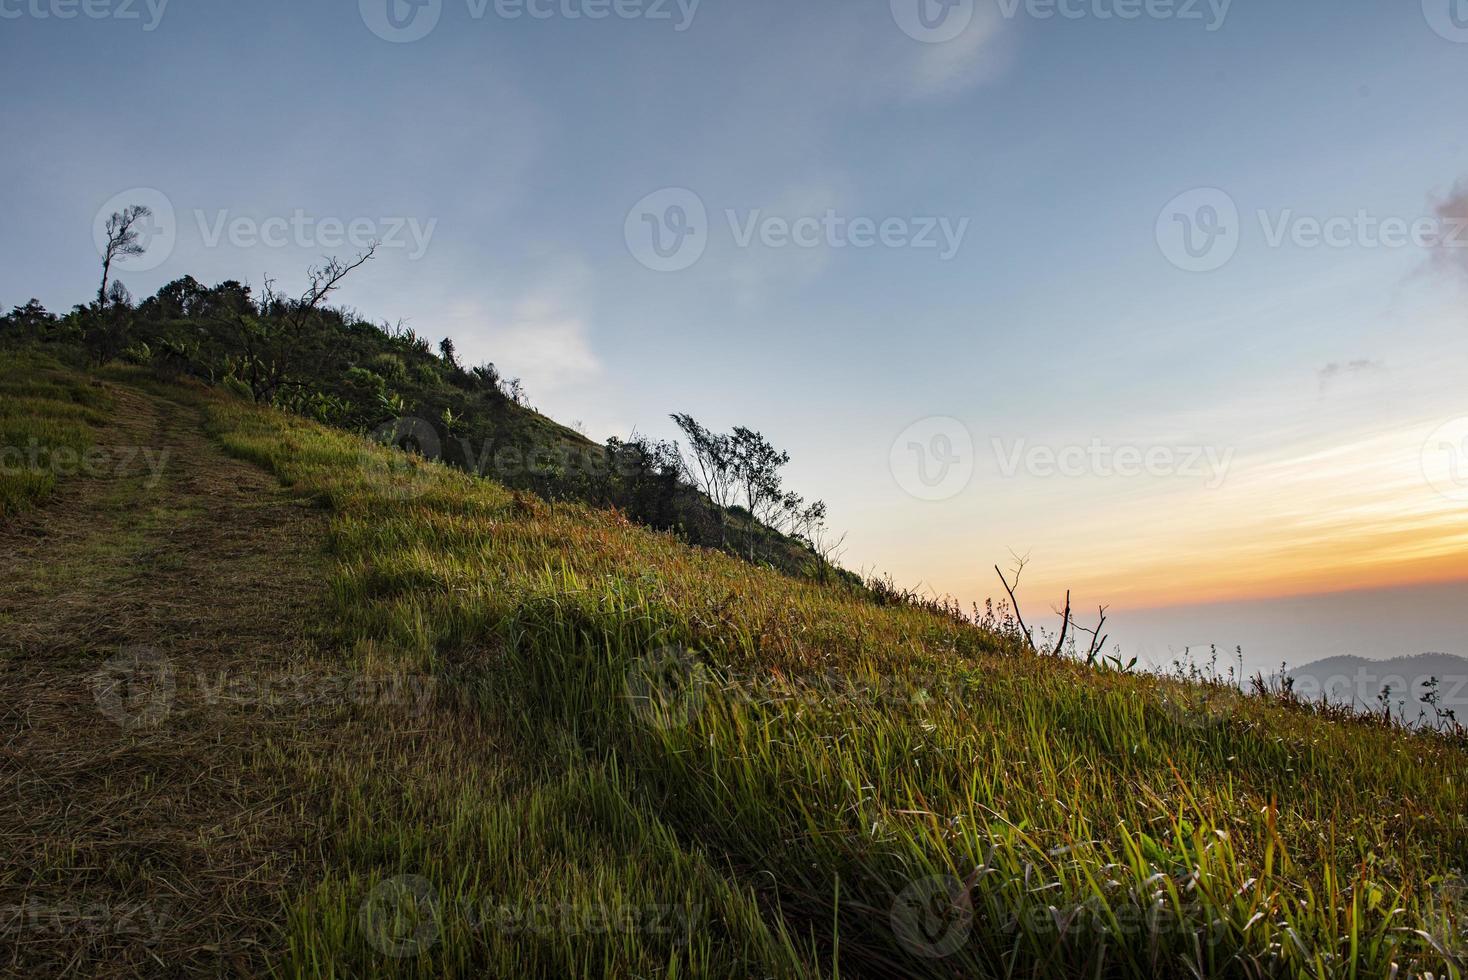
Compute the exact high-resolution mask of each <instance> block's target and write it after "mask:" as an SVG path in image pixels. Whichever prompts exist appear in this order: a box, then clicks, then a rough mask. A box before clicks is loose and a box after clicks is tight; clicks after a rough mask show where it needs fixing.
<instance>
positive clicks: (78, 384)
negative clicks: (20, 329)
mask: <svg viewBox="0 0 1468 980" xmlns="http://www.w3.org/2000/svg"><path fill="white" fill-rule="evenodd" d="M107 407H108V399H107V396H106V395H105V394H104V393H103V392H102V391H100V390H99V389H97V388H93V387H92V386H91V385H90V384H89V382H88V381H87V379H85V378H83V377H81V376H79V375H77V374H75V373H74V372H71V371H68V370H66V369H65V368H63V367H62V366H61V365H60V364H59V363H57V362H56V361H54V360H52V359H50V358H48V357H45V356H42V355H39V354H34V353H29V352H5V351H0V520H4V519H6V518H12V517H14V516H16V515H17V514H20V513H21V512H23V511H27V510H30V509H31V508H33V507H35V506H36V505H37V504H38V503H40V502H41V501H43V500H45V499H46V498H47V497H48V496H50V495H51V494H52V493H53V492H54V491H55V489H56V486H57V483H58V481H59V480H62V479H65V478H67V477H68V476H73V475H75V474H76V473H78V472H80V471H81V470H82V468H83V466H84V465H85V457H86V453H87V452H88V451H89V450H92V449H94V448H95V447H94V445H93V434H94V431H95V427H96V426H98V425H101V424H103V423H104V422H105V421H106V416H105V414H104V410H105V409H106V408H107Z"/></svg>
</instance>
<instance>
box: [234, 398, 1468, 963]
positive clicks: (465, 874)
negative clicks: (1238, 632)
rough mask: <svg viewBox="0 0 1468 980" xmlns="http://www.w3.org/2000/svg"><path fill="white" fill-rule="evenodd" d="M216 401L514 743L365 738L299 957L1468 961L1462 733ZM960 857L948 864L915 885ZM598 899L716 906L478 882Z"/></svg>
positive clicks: (359, 577)
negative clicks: (485, 753)
mask: <svg viewBox="0 0 1468 980" xmlns="http://www.w3.org/2000/svg"><path fill="white" fill-rule="evenodd" d="M210 417H211V419H212V426H213V429H214V432H215V434H216V435H217V436H218V438H220V439H221V440H222V441H223V443H224V445H225V446H226V447H227V448H228V449H229V450H231V451H233V452H235V453H237V454H239V455H241V456H243V457H245V458H247V459H251V460H253V461H255V462H258V463H260V464H262V465H264V466H266V467H268V468H270V469H272V470H274V471H275V472H276V473H277V474H278V475H279V476H280V477H281V478H282V479H283V480H285V481H286V482H287V483H288V484H289V485H292V486H294V487H295V488H296V489H298V490H299V491H300V492H302V493H307V494H310V495H313V496H315V497H317V498H319V500H320V501H321V502H322V503H323V505H325V506H326V507H328V508H329V509H330V510H331V512H332V513H333V515H334V519H333V525H332V543H333V548H334V551H335V553H336V555H337V558H338V559H339V561H340V566H339V569H338V571H337V573H336V575H335V578H334V581H333V583H332V589H333V594H334V597H335V610H334V612H335V615H336V616H338V617H339V618H340V626H341V630H342V632H343V639H344V640H345V641H347V642H348V643H351V644H354V645H355V649H356V655H357V656H359V657H362V658H368V659H373V660H383V659H386V660H388V661H391V662H394V663H397V664H398V665H400V667H401V669H404V670H410V671H411V670H423V669H428V670H432V671H435V672H437V673H439V674H442V675H446V676H448V677H451V678H454V679H455V683H454V686H455V690H456V691H457V692H458V694H459V696H461V697H462V698H463V699H465V703H466V704H468V705H471V706H472V707H473V708H474V709H475V710H476V711H477V712H478V713H479V717H481V718H484V719H490V720H492V723H493V725H494V727H495V728H496V730H497V732H498V735H497V737H498V738H499V739H500V740H501V742H500V745H501V747H502V749H503V752H502V754H501V755H500V756H499V758H500V759H501V770H502V771H500V772H499V773H480V772H478V771H476V770H474V769H472V768H464V767H461V766H459V765H456V763H455V760H454V758H453V754H452V753H445V754H443V755H442V756H430V757H425V758H424V759H422V760H421V761H420V762H419V764H414V765H411V766H410V772H411V778H407V779H400V778H395V777H394V776H393V775H392V767H391V766H386V767H384V768H383V769H382V771H380V772H378V771H361V772H351V773H338V774H337V777H338V778H341V779H342V780H343V786H344V789H343V790H342V791H341V796H340V798H339V800H338V806H337V809H336V811H335V812H334V813H333V815H332V816H331V817H330V820H329V826H330V836H331V843H330V846H329V847H328V848H327V854H328V866H329V869H330V870H329V872H328V874H327V875H326V877H325V880H324V881H323V882H322V883H321V884H319V885H318V886H316V887H314V888H312V889H310V890H309V891H307V892H306V893H305V894H303V895H302V896H301V897H300V899H299V903H298V904H297V906H296V908H295V911H294V914H293V918H292V923H293V928H292V934H291V947H292V957H291V960H290V970H291V971H292V972H297V973H301V974H321V973H331V972H348V973H350V972H354V971H355V970H357V969H360V968H362V967H363V966H364V965H365V964H367V963H372V964H374V967H375V968H378V969H387V970H390V971H393V972H397V973H401V974H404V975H423V976H429V975H445V974H468V973H470V972H472V971H474V970H479V969H486V968H487V969H488V970H489V971H490V972H491V973H495V972H497V971H501V970H506V969H508V967H509V966H510V965H511V964H516V963H518V964H521V965H522V966H521V971H522V972H526V973H529V974H532V975H553V974H559V975H592V974H600V973H602V972H603V971H605V970H612V971H613V972H615V973H618V974H622V975H651V974H657V975H663V974H664V973H666V975H670V976H671V975H690V974H692V975H699V974H703V973H726V974H728V975H821V974H825V973H829V974H833V975H834V974H835V973H836V972H837V965H838V964H839V967H840V972H845V973H852V974H868V975H891V974H893V973H900V974H902V975H908V976H918V975H931V976H955V975H963V974H981V975H1014V976H1031V975H1033V976H1054V975H1063V974H1074V975H1083V974H1084V975H1091V976H1095V975H1118V976H1121V975H1134V976H1152V975H1158V974H1159V973H1171V974H1181V973H1183V972H1190V971H1194V970H1196V971H1199V972H1202V973H1206V974H1208V975H1238V976H1255V975H1261V974H1274V973H1279V974H1286V975H1298V976H1312V975H1314V976H1323V975H1352V974H1355V973H1356V971H1358V970H1359V974H1358V975H1362V976H1380V975H1385V974H1386V973H1388V972H1389V971H1390V969H1391V964H1393V963H1396V964H1399V965H1400V966H1401V968H1402V969H1403V970H1406V971H1413V972H1420V971H1423V970H1433V971H1436V972H1437V973H1438V975H1452V976H1458V975H1460V970H1461V962H1460V961H1459V960H1455V959H1450V956H1451V955H1461V954H1460V952H1459V951H1460V950H1461V945H1460V942H1459V933H1458V919H1457V916H1458V915H1459V903H1458V901H1457V899H1458V897H1459V895H1458V891H1457V882H1458V879H1457V878H1456V871H1457V870H1458V869H1461V868H1463V867H1464V864H1465V856H1468V818H1465V813H1468V808H1465V803H1468V791H1465V788H1464V785H1463V778H1464V774H1465V772H1468V769H1465V766H1464V763H1465V761H1468V755H1465V753H1464V751H1463V750H1462V749H1461V748H1460V747H1457V746H1454V745H1451V744H1449V743H1447V742H1446V741H1444V740H1441V739H1437V738H1428V737H1421V736H1410V735H1405V734H1401V733H1398V732H1394V731H1390V730H1386V729H1383V728H1380V727H1372V726H1369V725H1364V724H1339V723H1332V722H1329V721H1326V720H1324V719H1320V718H1317V717H1314V716H1311V715H1309V714H1307V713H1303V712H1298V711H1287V710H1285V709H1282V708H1280V707H1277V706H1273V705H1269V704H1264V703H1260V702H1257V701H1251V700H1243V699H1238V698H1230V697H1226V696H1224V695H1222V694H1220V693H1219V692H1211V693H1210V692H1207V691H1204V690H1202V689H1194V690H1189V689H1185V688H1182V687H1178V686H1176V685H1168V684H1165V683H1163V682H1159V681H1155V680H1152V679H1149V678H1139V677H1130V676H1121V675H1116V674H1100V673H1088V672H1085V671H1083V670H1081V669H1080V668H1078V667H1075V666H1073V665H1070V664H1065V663H1059V662H1056V661H1053V660H1047V659H1040V658H1036V657H1033V656H1028V655H1023V654H1020V653H1018V652H1017V651H1015V650H1012V649H1008V648H1006V647H1005V646H1004V644H1002V643H1001V642H999V641H998V640H996V639H995V638H994V637H992V636H989V635H986V634H984V633H982V632H980V631H978V630H976V629H973V628H970V627H963V626H958V625H956V624H954V623H952V622H949V621H947V620H944V619H942V618H939V617H935V616H932V615H929V614H927V613H923V612H920V611H917V610H912V609H890V608H888V609H882V608H877V607H874V606H872V605H870V604H867V603H864V602H862V601H859V600H856V599H854V598H850V597H848V596H846V595H844V594H842V593H840V592H836V591H824V590H822V589H820V588H817V587H815V586H812V585H809V584H806V583H800V582H796V581H792V580H790V579H788V578H784V577H781V576H778V575H773V574H767V573H764V572H761V571H759V570H756V569H752V568H750V567H749V566H746V565H744V564H741V563H740V562H738V561H735V560H731V559H728V558H726V557H724V556H720V555H716V554H712V553H707V552H699V551H694V550H690V549H688V548H686V547H684V546H682V545H680V544H678V543H677V542H675V541H674V540H672V539H671V538H669V537H666V536H660V535H656V534H652V533H649V532H647V531H645V530H642V529H638V528H635V527H630V526H626V525H625V524H623V523H621V522H619V521H617V520H616V518H615V517H614V516H611V515H608V514H604V513H598V512H592V511H588V510H584V509H580V508H566V507H556V508H554V509H553V510H552V509H550V508H548V507H547V506H546V505H544V504H542V503H540V502H538V501H536V500H533V499H529V498H521V497H516V496H513V495H511V494H509V493H507V492H505V491H503V490H501V489H499V488H497V487H495V486H493V485H491V484H487V483H483V482H478V481H474V480H471V479H469V478H467V477H465V476H463V475H461V474H458V473H454V472H451V471H448V470H445V469H442V468H440V467H436V466H417V465H411V464H408V463H406V462H405V461H403V460H402V459H401V457H399V458H397V459H392V458H391V457H388V456H383V455H379V454H378V453H377V452H376V451H375V450H372V451H369V450H365V449H364V447H363V446H362V444H361V443H360V442H358V441H356V440H354V439H352V438H350V437H347V436H344V435H341V434H338V433H334V432H330V431H327V430H323V429H320V428H318V427H315V426H313V425H310V424H308V423H304V422H301V421H298V420H296V419H292V418H287V417H284V416H281V415H278V414H272V413H267V412H261V411H258V410H255V409H253V408H248V407H245V406H241V405H237V404H231V403H225V402H216V403H214V404H213V405H212V407H211V409H210ZM669 650H673V651H678V650H682V651H690V653H689V654H688V656H691V657H692V658H693V660H692V662H693V663H695V664H696V666H693V667H688V666H686V664H687V663H688V662H689V661H687V660H684V659H682V658H683V657H684V655H683V654H678V653H673V654H666V653H658V651H669ZM680 665H683V666H680ZM831 670H839V671H840V675H841V677H842V678H843V681H842V682H841V684H840V685H833V684H832V683H830V682H829V681H826V680H823V679H822V678H823V677H824V676H825V672H827V671H831ZM648 674H656V675H657V677H655V678H654V679H653V681H652V682H649V679H648V677H647V675H648ZM659 678H661V679H662V681H661V682H660V681H659ZM916 678H922V680H921V681H918V680H916ZM669 679H671V681H673V682H676V683H674V684H673V685H672V686H669V684H668V683H666V681H668V680H669ZM919 688H921V690H920V689H919ZM660 690H661V691H665V692H671V693H667V694H664V695H663V696H661V697H660V696H659V695H657V693H656V692H657V691H660ZM368 814H371V815H372V816H371V817H370V818H369V817H368ZM400 875H409V876H414V877H413V878H412V879H411V880H412V881H413V883H414V887H418V888H422V889H425V891H424V894H431V895H432V896H433V898H434V902H435V904H433V905H432V906H431V910H434V915H433V917H432V928H430V929H429V930H428V932H424V933H418V934H417V935H419V936H421V937H431V941H428V942H424V943H422V944H420V946H419V947H414V948H413V949H412V950H411V951H412V952H413V953H414V954H415V955H411V956H403V957H401V958H390V959H387V960H386V961H384V960H383V959H382V957H381V956H380V954H379V952H378V950H377V949H375V948H374V947H373V944H372V943H370V942H368V941H367V938H366V937H364V934H363V932H362V929H361V928H358V927H359V926H361V925H362V923H361V922H358V921H357V909H358V903H359V902H360V901H361V899H362V897H363V895H364V893H369V894H376V895H377V896H378V898H379V899H381V898H382V897H383V896H384V895H389V896H392V895H399V897H400V890H399V891H397V892H395V891H393V889H395V888H398V885H397V884H389V885H387V886H383V887H385V888H387V889H388V890H387V891H386V892H384V891H382V890H380V889H379V891H377V892H376V893H372V892H370V889H371V888H372V887H373V886H374V885H376V884H377V883H379V882H383V881H391V880H393V879H394V876H400ZM934 876H936V877H937V879H938V880H939V881H940V882H942V883H944V884H943V887H945V888H947V889H949V893H948V894H947V895H946V896H941V899H942V900H939V901H936V902H934V901H928V902H926V903H925V904H923V905H922V906H921V907H917V906H914V905H913V904H912V902H911V901H910V900H911V899H912V897H913V896H914V894H916V895H917V897H919V898H928V899H932V898H933V894H932V889H931V887H930V886H929V885H928V884H927V882H929V880H930V879H931V878H933V877H934ZM960 882H961V884H960ZM914 889H917V891H916V892H914ZM924 889H927V890H926V891H925V890H924ZM756 897H757V898H758V901H757V902H756V901H755V899H756ZM568 899H569V900H570V901H572V902H573V903H575V902H580V903H582V904H583V905H585V906H588V907H590V906H598V905H601V906H611V907H616V908H623V909H625V908H627V907H628V906H638V907H640V906H644V905H646V904H647V903H653V904H667V903H673V904H676V905H678V906H679V907H680V908H682V909H684V910H685V911H686V912H687V913H688V914H689V916H691V917H692V918H693V919H694V920H695V925H694V928H693V929H691V930H689V931H688V934H687V936H686V937H685V936H684V935H682V934H681V933H680V934H678V935H672V934H668V933H658V932H655V931H648V930H643V931H635V930H634V931H628V930H627V929H595V930H591V932H590V934H588V933H587V931H585V930H582V931H581V932H580V933H579V934H577V935H569V936H568V935H567V930H566V929H565V928H559V929H534V928H531V929H525V928H514V927H510V928H506V927H505V926H504V922H503V921H498V920H486V919H485V917H483V916H482V915H476V914H474V912H475V910H480V911H483V910H485V909H494V908H499V907H502V906H508V907H510V908H512V909H513V908H516V907H520V908H522V909H523V907H524V905H525V904H526V903H529V904H531V905H533V904H534V903H535V902H537V901H547V902H557V903H558V902H561V901H564V900H568ZM409 904H410V905H412V907H414V908H416V909H417V910H418V911H419V912H422V913H424V914H427V913H426V911H425V910H430V906H429V905H427V904H421V905H413V903H409ZM970 904H971V906H972V914H970V911H969V906H970ZM396 907H399V908H401V907H402V905H401V903H399V904H398V905H397V906H396ZM398 925H399V926H400V927H401V926H403V923H398ZM380 938H381V937H380V936H379V939H380ZM1445 951H1446V952H1445ZM935 953H944V954H946V955H944V956H941V957H939V956H934V955H927V954H935Z"/></svg>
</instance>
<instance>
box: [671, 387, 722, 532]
mask: <svg viewBox="0 0 1468 980" xmlns="http://www.w3.org/2000/svg"><path fill="white" fill-rule="evenodd" d="M671 417H672V419H673V421H674V422H675V423H677V425H678V428H680V429H682V430H683V434H684V435H685V436H687V437H688V452H689V454H690V456H691V458H690V456H685V455H684V453H683V451H682V447H681V446H679V447H678V461H679V466H680V468H681V469H682V471H683V478H684V479H685V480H687V481H688V482H689V483H691V484H692V485H693V486H695V487H697V488H698V489H699V490H701V491H703V495H704V496H705V497H707V498H708V499H709V500H710V501H712V502H713V505H714V509H715V511H716V512H717V515H718V519H719V544H720V545H723V544H725V543H726V541H725V529H726V527H727V525H728V510H729V507H730V505H731V504H733V502H734V457H733V451H732V447H731V446H730V443H729V437H728V436H726V435H723V434H722V433H716V432H710V431H709V430H708V429H705V428H704V427H703V426H702V425H700V424H699V422H698V421H697V420H696V419H694V417H693V416H691V415H687V414H675V415H673V416H671Z"/></svg>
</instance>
